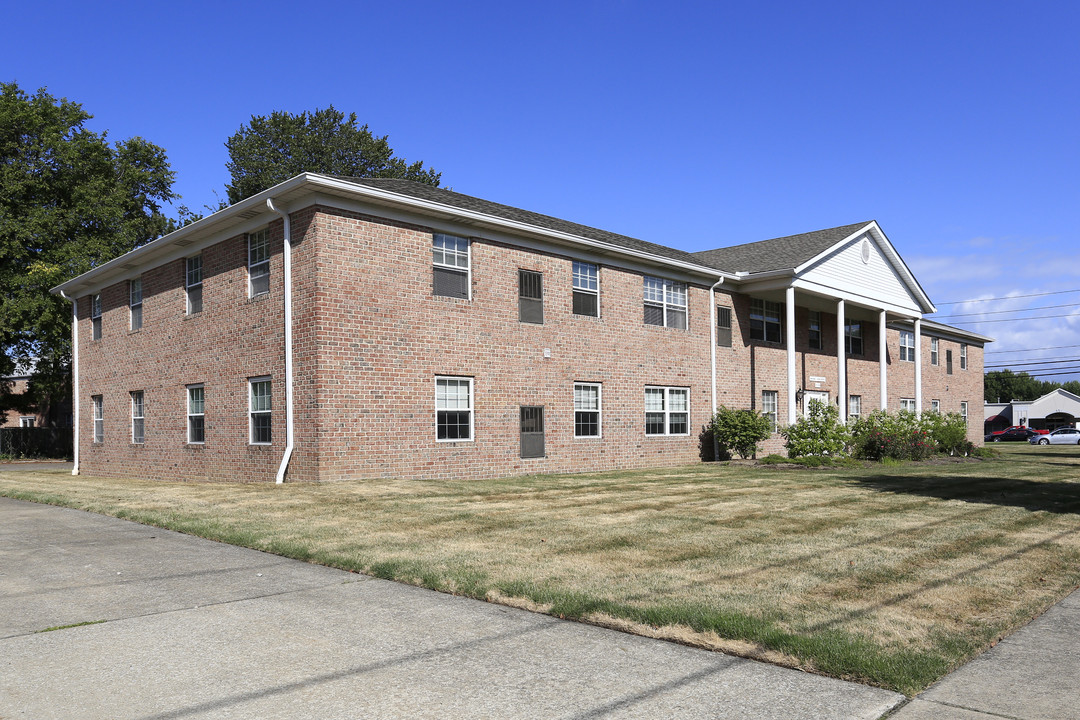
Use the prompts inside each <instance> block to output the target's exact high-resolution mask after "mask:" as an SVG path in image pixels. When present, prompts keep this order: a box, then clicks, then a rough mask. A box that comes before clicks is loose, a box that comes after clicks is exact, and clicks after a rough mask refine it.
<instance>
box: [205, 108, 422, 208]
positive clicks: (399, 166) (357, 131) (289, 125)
mask: <svg viewBox="0 0 1080 720" xmlns="http://www.w3.org/2000/svg"><path fill="white" fill-rule="evenodd" d="M387 137H388V136H386V135H383V136H382V137H375V136H374V135H372V134H371V132H370V131H369V130H368V126H367V125H360V126H358V125H357V123H356V113H350V114H349V116H348V117H346V116H345V113H343V112H341V111H339V110H335V109H334V106H333V105H331V106H330V107H328V108H326V109H325V110H318V109H316V110H315V112H313V113H309V112H306V111H305V112H303V113H300V114H299V115H293V114H291V113H287V112H280V111H278V112H274V113H271V114H270V115H269V116H262V115H252V116H251V122H250V123H248V124H246V125H242V126H241V127H240V129H239V130H237V131H236V134H234V135H233V136H232V137H231V138H229V139H228V141H227V142H226V143H225V147H226V148H228V150H229V162H228V164H227V165H226V167H227V168H228V170H229V173H230V174H231V175H232V182H231V183H230V184H229V185H227V186H226V190H227V191H228V195H229V202H230V203H237V202H240V201H241V200H243V199H244V198H249V197H251V196H252V195H255V194H257V193H260V192H262V191H263V190H265V189H267V188H269V187H273V186H274V185H277V184H278V183H280V182H283V181H285V180H288V179H289V178H291V177H294V176H296V175H299V174H300V173H303V172H315V173H323V174H326V175H344V176H348V177H387V178H402V179H405V180H413V181H415V182H421V183H426V184H428V185H434V186H436V187H438V185H439V178H440V177H442V173H438V172H435V171H434V170H432V169H431V168H427V169H425V168H424V163H422V162H414V163H411V164H410V163H407V162H406V161H405V160H403V159H402V158H399V157H395V155H394V151H393V150H392V149H391V148H390V143H389V142H388V141H387Z"/></svg>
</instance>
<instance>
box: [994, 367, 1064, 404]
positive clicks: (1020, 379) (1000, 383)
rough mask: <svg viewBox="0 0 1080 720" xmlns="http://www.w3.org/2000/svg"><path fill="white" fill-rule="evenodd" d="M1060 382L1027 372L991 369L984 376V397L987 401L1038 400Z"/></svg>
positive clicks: (1059, 385)
mask: <svg viewBox="0 0 1080 720" xmlns="http://www.w3.org/2000/svg"><path fill="white" fill-rule="evenodd" d="M1057 387H1061V384H1060V383H1050V382H1044V381H1042V380H1036V379H1035V378H1033V377H1031V376H1030V375H1028V374H1027V373H1026V372H1018V373H1014V372H1013V371H1012V370H1008V369H1006V370H991V371H990V372H988V373H986V375H984V376H983V397H984V398H985V399H986V402H1010V401H1012V400H1036V399H1038V398H1040V397H1042V396H1043V395H1045V394H1046V393H1048V392H1050V391H1051V390H1053V389H1054V388H1057Z"/></svg>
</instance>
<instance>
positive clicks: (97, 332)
mask: <svg viewBox="0 0 1080 720" xmlns="http://www.w3.org/2000/svg"><path fill="white" fill-rule="evenodd" d="M90 325H91V327H92V329H93V334H92V337H93V339H94V340H100V339H101V294H100V293H99V294H97V295H93V296H91V298H90Z"/></svg>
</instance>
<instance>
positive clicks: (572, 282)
mask: <svg viewBox="0 0 1080 720" xmlns="http://www.w3.org/2000/svg"><path fill="white" fill-rule="evenodd" d="M575 264H578V265H588V266H589V267H591V268H593V269H594V270H595V271H596V289H595V290H592V289H590V288H582V287H578V286H577V275H576V274H575V273H574V265H575ZM570 285H571V287H570V303H571V308H570V310H571V313H572V314H573V302H574V297H573V295H574V293H575V292H580V293H585V294H587V295H595V296H596V315H582V316H581V317H595V318H597V319H599V317H600V266H599V265H597V264H596V263H591V262H585V261H584V260H572V261H571V263H570Z"/></svg>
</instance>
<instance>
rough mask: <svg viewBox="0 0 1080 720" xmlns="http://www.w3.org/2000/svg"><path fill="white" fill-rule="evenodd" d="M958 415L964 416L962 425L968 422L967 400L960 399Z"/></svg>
mask: <svg viewBox="0 0 1080 720" xmlns="http://www.w3.org/2000/svg"><path fill="white" fill-rule="evenodd" d="M960 416H961V417H963V418H964V425H965V426H966V425H967V424H968V404H967V400H961V401H960Z"/></svg>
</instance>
